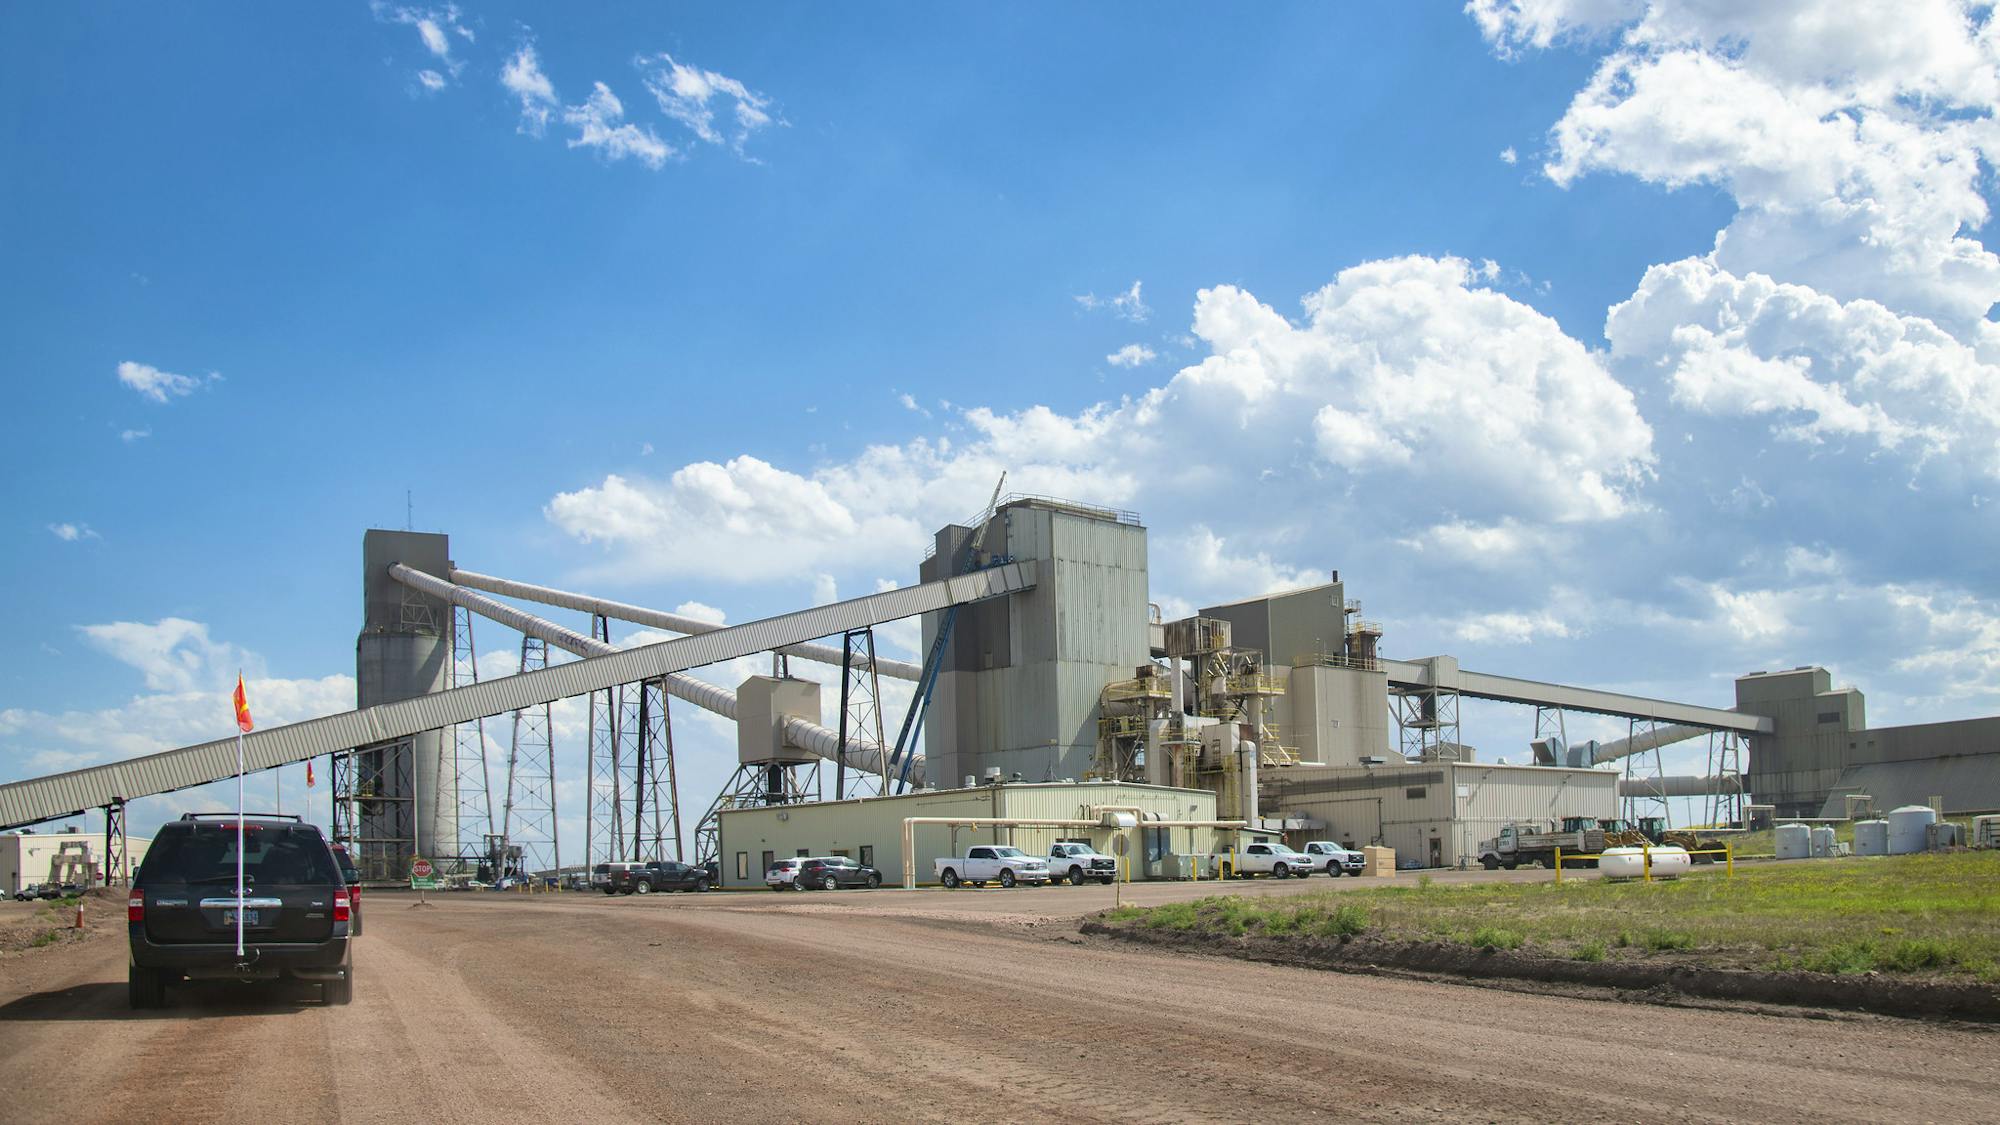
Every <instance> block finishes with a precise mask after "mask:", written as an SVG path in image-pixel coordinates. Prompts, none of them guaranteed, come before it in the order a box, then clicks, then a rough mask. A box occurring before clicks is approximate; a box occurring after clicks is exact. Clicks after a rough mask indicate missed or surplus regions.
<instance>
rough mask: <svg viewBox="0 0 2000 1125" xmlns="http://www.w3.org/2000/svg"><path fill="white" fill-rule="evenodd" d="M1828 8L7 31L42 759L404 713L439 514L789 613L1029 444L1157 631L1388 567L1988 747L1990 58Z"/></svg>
mask: <svg viewBox="0 0 2000 1125" xmlns="http://www.w3.org/2000/svg"><path fill="white" fill-rule="evenodd" d="M1816 10H1817V9H1816V6H1815V5H1811V4H1797V5H1793V4H1783V3H1774V4H1771V5H1765V6H1760V7H1759V8H1758V9H1757V10H1755V11H1752V12H1748V13H1738V12H1721V13H1718V12H1714V11H1710V10H1709V6H1707V5H1703V4H1695V3H1683V2H1679V0H1674V2H1668V0H1661V2H1658V3H1642V2H1640V0H1475V3H1473V4H1470V5H1468V6H1467V7H1466V9H1465V10H1459V9H1458V8H1457V7H1454V6H1449V5H1386V4H1385V5H1368V6H1360V5H1350V6H1342V7H1330V6H1325V5H1284V6H1271V7H1265V8H1261V9H1258V10H1257V11H1256V12H1255V13H1251V14H1246V13H1244V12H1242V11H1240V10H1235V9H1220V8H1217V9H1203V8H1198V7H1195V6H1192V5H1177V6H1164V7H1163V6H1158V5H1110V4H1107V5H1095V6H1089V7H1086V8H1080V9H1079V8H1075V7H1072V6H1056V5H1029V6H1020V7H1012V8H1005V9H999V10H991V11H988V10H977V9H971V8H958V9H948V10H936V9H932V8H925V7H914V6H912V7H874V8H869V9H863V10H846V9H833V8H828V7H825V6H808V5H794V6H780V7H773V8H768V9H759V10H758V11H756V12H754V13H744V12H741V11H738V10H733V9H725V8H697V7H693V6H675V7H637V6H632V7H611V8H594V9H586V10H582V11H574V12H572V11H561V12H556V11H554V10H550V9H545V8H537V7H529V6H519V7H490V8H487V7H482V8H478V9H472V8H467V9H464V10H462V11H460V10H457V9H448V8H443V7H439V8H429V7H422V6H412V7H402V6H395V5H377V6H374V7H371V6H369V5H367V4H353V5H327V6H317V7H313V8H306V9H286V10H280V11H275V12H273V11H262V12H258V13H257V16H256V18H254V19H245V18H243V17H244V15H245V13H246V10H244V9H226V8H207V9H192V10H180V11H171V12H167V11H141V10H127V9H121V10H117V11H115V12H113V11H111V10H108V9H100V10H97V11H95V12H91V11H75V10H65V9H58V8H41V9H28V8H19V9H14V10H11V11H10V12H9V13H8V14H7V15H6V16H5V17H0V18H4V20H5V22H6V24H7V27H6V34H5V35H0V127H4V132H0V146H4V148H0V247H4V248H5V253H4V254H0V340H4V341H5V346H4V348H0V372H4V374H5V378H6V383H7V386H8V387H9V389H10V391H11V392H12V393H11V395H10V398H11V400H12V402H11V406H12V409H10V410H9V411H8V412H7V414H6V419H5V421H4V422H0V425H4V427H5V438H6V440H5V442H4V443H0V465H4V467H5V470H6V471H5V473H4V483H0V488H4V489H5V498H6V503H5V511H6V512H7V513H8V515H9V517H10V518H9V519H8V521H7V522H6V526H5V534H6V535H7V536H8V537H9V549H8V550H7V551H6V552H5V553H4V555H0V578H4V580H5V583H6V588H7V589H8V590H9V591H10V593H9V594H7V595H6V599H7V601H6V605H7V608H8V610H9V612H10V615H11V616H12V618H13V619H14V620H15V621H16V622H17V626H16V631H17V636H16V640H15V643H14V644H13V645H12V646H10V648H9V650H8V653H7V655H5V656H0V777H6V778H11V777H19V776H30V775H33V774H36V773H40V772H46V771H47V770H50V769H60V768H70V767H73V766H75V765H81V764H85V763H87V762H92V761H100V760H105V759H107V758H111V757H117V756H122V755H124V754H129V753H137V752H140V751H142V750H144V749H146V748H149V747H150V748H161V747H165V746H170V745H178V744H180V743H182V742H185V741H192V740H195V739H197V738H202V737H211V736H214V735H215V734H216V733H218V732H226V730H227V726H226V724H227V722H228V710H227V704H226V701H225V700H224V697H223V694H222V693H223V691H225V690H226V685H227V681H228V680H229V677H230V676H232V675H233V673H234V671H235V668H236V667H237V665H239V664H241V665H243V666H244V667H245V668H247V669H248V670H249V672H250V673H251V675H252V677H253V688H254V690H253V700H255V699H257V698H259V697H261V698H263V699H265V700H268V701H269V705H268V707H267V708H266V710H267V711H268V712H269V713H270V714H271V715H272V716H273V718H274V719H280V718H282V719H292V718H302V717H305V716H306V715H309V714H312V713H316V711H317V710H320V709H325V708H327V707H331V706H335V705H339V704H340V703H342V702H344V701H346V700H349V699H351V692H352V683H351V680H350V679H347V678H346V677H351V674H352V652H353V649H352V645H353V638H354V632H355V630H356V628H357V625H358V616H359V613H358V611H359V595H360V591H359V583H358V580H357V571H358V560H359V547H360V535H361V531H362V529H363V528H365V527H369V526H394V527H400V526H402V525H403V524H404V522H405V513H406V508H405V495H406V491H407V492H408V493H410V494H412V509H413V516H412V517H411V518H412V519H413V522H414V526H416V527H418V528H420V529H430V530H444V531H448V532H449V533H450V534H451V535H452V537H453V546H454V554H455V556H456V557H457V559H458V561H459V562H460V563H461V564H463V565H466V566H468V567H472V568H474V569H480V570H486V571H489V572H494V573H501V574H506V575H509V576H513V577H519V578H523V579H526V580H530V581H541V582H547V583H551V584H566V585H572V586H587V587H588V588H590V589H592V590H596V591H601V592H603V593H604V594H606V595H607V596H614V597H621V598H625V599H627V600H633V601H640V602H646V603H649V604H657V605H661V606H664V607H668V608H672V607H674V606H677V605H682V604H685V603H692V604H694V605H696V606H701V607H711V608H713V609H716V610H720V611H722V612H724V613H725V614H726V615H727V618H728V620H732V621H739V620H746V619H749V618H754V617H757V616H763V615H765V614H768V613H772V612H779V611H783V610H785V609H789V608H794V607H796V606H797V605H799V604H801V603H804V602H807V601H811V600H814V599H816V598H823V597H826V596H828V594H829V593H837V594H839V595H841V596H852V595H854V594H858V593H862V592H866V591H868V590H871V589H873V588H874V587H875V585H876V584H877V583H879V582H884V581H897V582H908V581H910V580H911V579H912V578H913V577H914V571H915V562H916V556H917V553H918V552H920V551H921V549H922V544H923V541H924V535H925V533H926V532H927V531H928V530H929V529H930V528H932V527H934V526H936V525H937V524H939V523H941V522H943V521H944V520H947V519H952V518H957V517H962V516H964V515H966V514H968V513H969V512H971V511H973V510H974V509H976V508H977V507H978V506H979V504H980V503H982V502H983V500H984V498H985V493H986V492H987V490H989V489H990V487H991V482H992V480H993V478H994V476H996V475H997V473H998V471H999V470H1000V469H1003V468H1004V469H1007V470H1008V471H1009V472H1010V473H1012V474H1013V475H1012V476H1011V477H1010V481H1011V482H1012V483H1013V484H1014V485H1015V486H1017V487H1020V488H1022V489H1024V490H1034V491H1044V492H1053V493H1058V494H1063V495H1070V496H1075V497H1077V498H1080V499H1084V500H1090V501H1096V502H1101V503H1107V504H1115V505H1118V506H1121V507H1129V508H1133V509H1136V510H1138V511H1139V512H1140V513H1141V514H1142V515H1143V516H1144V517H1145V518H1146V521H1147V523H1148V525H1149V526H1150V527H1151V529H1152V535H1153V563H1152V566H1153V584H1154V591H1155V597H1156V599H1157V600H1161V601H1163V602H1165V603H1166V604H1167V605H1168V606H1169V607H1170V608H1175V607H1178V608H1191V607H1194V606H1198V605H1201V604H1204V603H1207V602H1211V601H1216V600H1222V599H1225V598H1234V597H1241V596H1247V595H1250V594H1254V593H1257V592H1259V591H1260V590H1262V589H1266V588H1272V587H1274V586H1282V585H1286V584H1289V583H1292V582H1295V581H1302V580H1308V579H1310V578H1311V577H1312V576H1314V575H1316V574H1319V573H1322V572H1323V571H1325V570H1326V569H1328V568H1334V567H1338V568H1340V569H1341V570H1342V571H1343V574H1344V576H1345V577H1346V578H1347V579H1348V581H1349V583H1350V593H1351V594H1352V595H1354V596H1358V597H1360V598H1362V599H1364V601H1365V602H1366V603H1367V605H1368V609H1369V616H1370V617H1377V618H1380V619H1382V620H1383V621H1384V622H1385V623H1386V625H1387V626H1388V629H1389V634H1388V637H1387V638H1386V640H1385V647H1386V648H1387V650H1388V651H1389V652H1391V653H1392V654H1396V655H1404V656H1415V655H1424V654H1428V653H1432V652H1440V651H1444V652H1453V653H1456V654H1458V655H1459V656H1460V657H1461V658H1462V659H1463V660H1464V661H1465V663H1466V664H1467V665H1469V666H1476V667H1482V668H1490V669H1493V670H1496V671H1506V672H1511V673H1515V674H1521V675H1530V676H1535V677H1538V678H1549V679H1559V678H1569V679H1573V680H1577V681H1580V682H1587V683H1597V684H1603V685H1605V686H1613V687H1624V688H1629V689H1632V690H1641V691H1647V692H1654V693H1659V694H1668V695H1675V696H1681V697H1687V698H1691V699H1697V700H1701V701H1705V702H1713V703H1727V702H1729V701H1730V699H1731V695H1730V687H1729V681H1730V680H1731V679H1732V678H1733V677H1734V676H1735V675H1737V674H1739V673H1741V672H1745V671H1750V670H1753V669H1756V668H1763V667H1780V666H1784V667H1789V666H1792V665H1796V664H1803V663H1824V664H1827V665H1829V666H1830V667H1832V668H1833V669H1834V670H1835V673H1836V677H1837V678H1838V679H1840V680H1841V681H1843V682H1853V683H1855V684H1857V685H1858V686H1860V687H1861V688H1863V690H1864V691H1866V692H1868V694H1869V703H1870V716H1871V719H1872V720H1873V721H1875V722H1876V723H1878V724H1881V723H1888V722H1899V721H1916V720H1921V719H1928V718H1958V717H1967V716H1971V715H1977V714H1988V713H1992V712H1993V711H1994V710H1995V709H1996V708H2000V606H1996V603H1995V598H1994V581H1993V580H1994V571H1993V567H1992V564H1991V562H1990V559H1991V558H1992V557H1994V549H1995V548H1996V547H2000V542H1996V539H2000V536H1996V534H1995V532H1994V521H1993V519H1992V516H1991V509H1990V508H1989V507H1988V504H1989V502H1990V499H1991V497H1992V495H1993V492H1994V482H1995V478H1996V476H2000V454H1996V448H2000V383H1997V382H1996V379H1995V375H1996V371H1995V366H1994V365H1995V364H1996V363H2000V338H1996V336H1995V334H1994V329H1993V326H1992V324H1991V321H1990V310H1991V307H1992V305H1993V302H1994V300H1995V299H1996V297H2000V281H1996V279H2000V260H1996V259H1995V258H1994V255H1992V254H1991V253H1990V252H1989V251H1987V250H1986V247H1985V230H1986V224H1987V219H1988V213H1989V210H1990V206H1991V200H1992V194H1993V182H1992V177H1991V169H1992V167H1993V164H1992V159H1993V151H1994V149H1995V147H1996V143H1995V136H1994V132H1993V129H1994V126H1993V109H1994V105H1995V102H1996V101H1997V100H2000V97H1996V86H2000V76H1997V75H2000V71H1996V66H1995V61H1994V58H1993V56H1992V51H1993V47H1992V45H1991V43H1989V42H1985V41H1983V40H1982V39H1981V36H1980V32H1981V31H1982V30H1983V29H1984V24H1985V21H1986V19H1987V16H1986V14H1985V13H1983V12H1981V11H1970V12H1968V10H1967V9H1965V8H1964V7H1962V6H1960V5H1958V4H1954V3H1949V2H1944V0H1939V2H1936V3H1926V4H1910V5H1900V4H1899V5H1884V6H1881V7H1879V8H1878V7H1871V6H1868V5H1863V6H1861V7H1859V8H1857V9H1856V10H1855V11H1854V12H1853V13H1851V14H1850V16H1849V18H1847V19H1846V20H1844V21H1843V22H1842V23H1841V24H1840V25H1839V26H1832V25H1830V24H1824V23H1823V22H1822V21H1821V20H1819V19H1818V18H1817V17H1816V16H1815V15H1814V13H1815V11H1816ZM1987 38H1989V39H1990V38H1991V37H1990V35H1989V36H1987ZM599 84H602V90H603V91H604V92H605V93H604V94H599V93H598V90H599ZM614 99H615V101H614ZM614 104H615V105H616V106H617V107H618V112H616V113H612V112H610V107H611V106H613V105H614ZM585 142H595V143H585ZM1120 298H1123V300H1120ZM1114 357H1116V359H1115V360H1114ZM905 396H907V399H906V398H905ZM572 624H574V623H572ZM489 637H490V638H491V639H490V640H489ZM481 639H482V648H483V649H484V648H489V647H490V648H495V649H498V650H503V651H504V649H505V647H506V646H505V644H504V639H503V638H500V637H499V630H498V629H497V628H494V629H490V630H488V631H486V633H483V634H482V638H481ZM904 639H905V640H907V637H905V638H904ZM495 659H496V660H499V659H502V656H501V655H499V654H496V656H495ZM746 670H747V669H743V668H737V669H717V670H714V674H715V676H716V677H717V678H718V679H719V680H722V681H724V682H729V681H730V680H731V678H732V677H735V676H739V675H740V674H742V673H743V672H744V671H746ZM343 693H346V694H345V695H343ZM211 695H212V697H213V700H214V704H213V707H212V711H213V714H210V713H209V711H210V705H209V703H208V698H209V696H211ZM560 733H561V732H560V730H559V735H560ZM725 733H726V732H725V731H724V729H723V728H722V727H720V726H719V725H713V724H710V725H704V724H702V723H700V722H698V721H697V722H693V723H689V724H687V728H686V729H684V730H683V732H682V734H683V738H684V742H683V749H682V754H683V761H684V762H685V763H688V764H687V765H685V766H684V768H683V772H682V776H683V778H684V784H685V785H686V787H687V788H686V790H685V797H684V800H685V802H686V803H687V804H690V805H698V804H702V803H705V802H706V799H707V797H708V796H709V795H710V792H711V791H712V789H713V786H714V783H715V782H716V781H718V780H719V777H720V772H721V770H723V769H724V768H726V767H725V765H724V763H723V759H724V758H725V756H726V755H725V750H726V745H727V744H726V741H725V739H724V735H725ZM1607 733H1608V732H1607ZM1466 734H1467V738H1468V741H1471V742H1474V743H1475V744H1478V745H1480V746H1481V747H1482V748H1483V749H1484V750H1485V751H1486V752H1487V753H1488V754H1489V755H1492V756H1503V755H1506V754H1509V753H1518V752H1519V750H1520V744H1522V743H1524V742H1525V741H1526V738H1527V737H1528V736H1529V735H1531V734H1532V718H1531V716H1527V715H1522V714H1519V713H1514V712H1502V711H1495V712H1494V713H1492V714H1491V715H1490V716H1488V715H1486V714H1485V713H1483V712H1482V713H1480V726H1479V727H1478V728H1477V729H1473V728H1472V727H1469V728H1468V730H1467V731H1466ZM288 784H292V783H291V782H288ZM320 792H321V793H324V788H322V789H321V790H320ZM203 799H206V797H205V795H201V794H196V795H194V796H192V797H189V798H187V800H188V801H198V800H203ZM157 804H158V805H159V806H160V808H159V815H167V814H168V813H169V812H170V811H171V809H170V808H169V804H170V803H169V802H164V801H163V802H158V803H157ZM175 807H177V806H175ZM571 807H572V808H575V807H576V806H575V803H574V802H571Z"/></svg>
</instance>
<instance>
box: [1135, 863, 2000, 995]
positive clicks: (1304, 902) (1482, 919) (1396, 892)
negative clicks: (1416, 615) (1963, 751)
mask: <svg viewBox="0 0 2000 1125" xmlns="http://www.w3.org/2000/svg"><path fill="white" fill-rule="evenodd" d="M1104 920H1105V921H1106V922H1107V923H1109V924H1111V925H1132V926H1146V927H1151V928H1155V929H1173V930H1183V931H1195V932H1203V933H1216V934H1227V935H1235V936H1242V935H1262V936H1267V937H1275V938H1288V937H1290V938H1334V937H1339V938H1344V937H1352V936H1355V935H1359V934H1363V933H1366V934H1368V935H1369V936H1371V937H1382V938H1388V939H1395V940H1410V941H1440V940H1442V941H1455V942H1461V943H1469V944H1472V945H1477V946H1480V947H1483V948H1490V949H1526V950H1528V951H1531V952H1535V951H1539V952H1542V953H1544V954H1546V955H1548V956H1552V957H1563V958H1571V959H1575V960H1579V961H1601V960H1608V959H1611V958H1614V957H1615V958H1621V959H1623V958H1648V957H1654V956H1662V955H1670V956H1673V957H1675V958H1676V959H1678V960H1681V961H1685V962H1692V963H1698V964H1710V965H1716V966H1719V967H1734V968H1756V969H1806V970H1810V971H1813V972H1825V973H1860V972H1884V973H1897V974H1909V975H1921V976H1935V977H1951V978H1957V979H1967V978H1969V979H1974V980H1982V981H1996V982H2000V853H1995V852H1970V853H1958V854H1950V855H1913V856H1889V857H1861V858H1855V859H1851V860H1819V861H1801V862H1797V863H1783V864H1777V863H1773V864H1754V865H1750V866H1747V867H1739V868H1738V869H1737V872H1736V878H1734V879H1727V878H1724V877H1723V873H1722V872H1721V870H1720V869H1719V868H1704V869H1698V870H1697V873H1695V874H1693V875H1690V876H1688V877H1686V878H1683V879H1679V880H1675V881H1671V882H1657V883H1650V884H1649V883H1606V882H1601V881H1597V880H1570V881H1566V882H1565V883H1564V884H1563V885H1562V886H1560V887H1558V886H1555V885H1554V884H1553V882H1536V883H1472V884H1448V883H1435V882H1432V883H1425V882H1422V881H1420V880H1419V881H1412V882H1409V883H1404V884H1403V885H1400V886H1390V887H1373V888H1367V889H1356V890H1352V891H1344V890H1343V891H1317V892H1309V893H1306V894H1289V895H1266V896H1256V897H1240V896H1235V895H1218V896H1213V897H1209V898H1203V899H1197V900H1194V901H1192V902H1182V903H1169V904H1166V905H1163V906H1157V907H1150V908H1146V907H1126V908H1124V909H1123V910H1120V911H1116V912H1113V913H1110V914H1107V915H1106V916H1105V918H1104Z"/></svg>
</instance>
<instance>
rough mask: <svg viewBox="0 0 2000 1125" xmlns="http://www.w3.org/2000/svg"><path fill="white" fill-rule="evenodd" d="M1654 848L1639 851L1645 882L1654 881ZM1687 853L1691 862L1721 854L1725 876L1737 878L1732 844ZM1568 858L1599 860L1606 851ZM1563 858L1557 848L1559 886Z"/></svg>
mask: <svg viewBox="0 0 2000 1125" xmlns="http://www.w3.org/2000/svg"><path fill="white" fill-rule="evenodd" d="M1654 850H1655V849H1653V848H1650V847H1648V848H1641V849H1639V852H1640V857H1641V860H1642V863H1641V868H1642V871H1641V875H1640V879H1641V881H1643V882H1647V883H1650V882H1652V881H1653V852H1654ZM1680 850H1682V851H1686V849H1680ZM1686 854H1687V855H1688V857H1689V862H1690V863H1692V862H1693V857H1695V856H1698V855H1719V856H1721V857H1722V861H1723V864H1724V870H1725V871H1726V875H1725V876H1724V877H1725V878H1729V879H1734V878H1736V849H1735V848H1733V847H1731V846H1730V845H1729V844H1727V843H1725V844H1723V845H1722V846H1721V847H1719V848H1702V849H1700V850H1698V851H1690V852H1687V853H1686ZM1568 858H1569V859H1571V860H1591V861H1597V860H1601V859H1603V858H1604V853H1603V852H1572V853H1570V855H1569V856H1568ZM1563 859H1564V856H1563V850H1562V849H1561V848H1557V849H1556V886H1558V887H1560V886H1562V881H1563Z"/></svg>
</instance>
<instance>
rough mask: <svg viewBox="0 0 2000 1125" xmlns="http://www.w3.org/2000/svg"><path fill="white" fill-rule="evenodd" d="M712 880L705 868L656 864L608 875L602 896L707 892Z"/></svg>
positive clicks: (658, 862)
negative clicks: (665, 892) (604, 894)
mask: <svg viewBox="0 0 2000 1125" xmlns="http://www.w3.org/2000/svg"><path fill="white" fill-rule="evenodd" d="M712 881H713V880H712V878H711V877H710V875H709V873H708V868H706V867H690V866H689V865H687V864H685V863H675V862H673V861H672V860H666V861H660V860H655V861H653V862H652V863H643V864H639V865H638V866H635V867H627V868H625V869H624V870H622V871H621V870H618V869H617V868H616V867H615V866H614V868H613V869H612V872H611V882H610V884H609V885H608V886H607V887H606V888H605V891H604V893H606V894H611V893H612V892H614V891H615V892H617V893H618V894H624V895H629V894H642V895H649V894H652V893H653V892H654V891H706V890H707V889H708V887H709V884H710V883H711V882H712Z"/></svg>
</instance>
